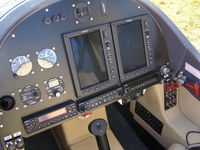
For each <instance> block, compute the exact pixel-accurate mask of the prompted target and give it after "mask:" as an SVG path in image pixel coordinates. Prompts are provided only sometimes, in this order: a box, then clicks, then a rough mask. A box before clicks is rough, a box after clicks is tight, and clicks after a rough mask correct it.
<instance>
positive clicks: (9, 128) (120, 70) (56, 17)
mask: <svg viewBox="0 0 200 150" xmlns="http://www.w3.org/2000/svg"><path fill="white" fill-rule="evenodd" d="M21 7H23V5H22V6H21ZM117 8H125V9H124V10H123V11H121V10H118V9H117ZM158 39H159V42H157V41H158ZM1 45H2V47H1V48H0V60H1V63H0V69H1V70H4V71H2V72H1V76H0V137H7V136H10V135H11V136H12V135H13V134H14V133H18V132H20V133H21V134H22V136H23V137H29V136H32V135H34V134H37V133H39V132H41V131H44V130H46V129H49V128H52V127H55V126H57V125H59V124H61V123H62V122H63V121H66V120H67V119H71V118H74V117H77V116H78V115H81V114H82V113H85V112H87V111H92V110H93V109H95V108H97V107H100V106H104V105H108V104H110V103H112V102H114V101H117V100H119V99H121V98H123V97H126V96H127V95H130V92H131V93H134V91H137V90H139V89H144V88H146V87H148V86H150V85H153V84H155V83H157V82H159V79H158V74H157V72H158V70H159V69H160V67H161V66H163V65H164V64H166V63H167V62H168V56H167V49H166V47H165V42H164V39H163V37H162V33H161V31H160V30H159V27H158V26H157V24H156V23H155V21H154V20H153V18H152V17H151V16H150V15H149V14H148V12H147V11H146V10H144V9H143V8H142V7H140V6H138V5H137V4H135V3H133V2H131V1H129V0H124V1H123V2H122V1H121V0H97V1H86V0H79V1H74V0H68V1H65V0H62V1H60V2H57V3H55V4H52V5H49V6H48V7H45V8H42V9H41V10H39V11H37V12H36V13H33V14H31V15H30V16H29V17H27V18H26V19H24V20H22V21H21V22H20V23H19V24H18V25H17V26H16V27H15V28H14V30H12V31H11V32H10V34H9V35H8V36H7V38H6V40H5V41H4V42H3V43H1ZM149 76H150V77H149ZM133 87H134V88H133ZM130 89H131V90H130ZM13 123H14V124H13Z"/></svg>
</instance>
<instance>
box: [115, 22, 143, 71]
mask: <svg viewBox="0 0 200 150" xmlns="http://www.w3.org/2000/svg"><path fill="white" fill-rule="evenodd" d="M117 32H118V38H119V47H120V53H121V59H122V67H123V72H124V74H126V73H129V72H132V71H135V70H137V69H140V68H142V67H145V66H146V65H147V62H146V53H145V46H144V39H143V31H142V23H141V21H135V22H129V23H126V24H121V25H118V26H117Z"/></svg>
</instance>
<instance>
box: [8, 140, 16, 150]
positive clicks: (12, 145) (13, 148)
mask: <svg viewBox="0 0 200 150" xmlns="http://www.w3.org/2000/svg"><path fill="white" fill-rule="evenodd" d="M6 147H7V150H16V147H15V145H14V143H13V142H11V141H9V142H6Z"/></svg>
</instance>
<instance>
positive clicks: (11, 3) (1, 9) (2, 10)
mask: <svg viewBox="0 0 200 150" xmlns="http://www.w3.org/2000/svg"><path fill="white" fill-rule="evenodd" d="M24 1H25V0H0V19H1V18H2V17H3V16H5V15H6V14H7V13H8V12H10V11H11V10H12V9H14V8H15V7H17V6H18V5H20V4H21V3H23V2H24Z"/></svg>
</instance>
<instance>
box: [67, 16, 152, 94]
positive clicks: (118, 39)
mask: <svg viewBox="0 0 200 150" xmlns="http://www.w3.org/2000/svg"><path fill="white" fill-rule="evenodd" d="M147 20H148V16H143V17H139V18H134V19H128V20H122V21H117V22H114V23H112V24H106V25H102V26H98V27H94V28H90V29H86V30H82V31H79V32H75V33H69V34H65V35H64V40H65V45H66V51H67V54H68V58H69V62H70V67H71V70H72V75H73V77H74V83H75V87H76V92H77V97H79V98H80V97H85V96H88V95H91V94H94V93H96V92H99V91H102V90H104V89H107V88H109V87H112V86H115V85H119V84H120V80H121V82H122V83H123V82H125V81H129V80H131V79H134V78H135V77H138V76H140V75H143V74H145V73H147V72H150V71H152V70H153V69H154V57H153V50H152V47H151V41H150V38H151V34H150V29H149V27H148V21H147ZM111 27H112V28H111ZM112 37H114V40H113V39H112ZM113 45H115V49H116V52H115V50H114V46H113ZM115 53H116V56H117V57H115ZM116 61H117V63H116ZM117 64H118V66H117ZM118 69H119V75H118Z"/></svg>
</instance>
